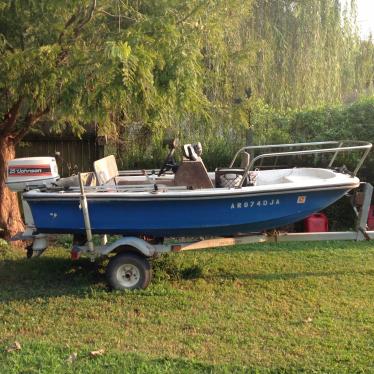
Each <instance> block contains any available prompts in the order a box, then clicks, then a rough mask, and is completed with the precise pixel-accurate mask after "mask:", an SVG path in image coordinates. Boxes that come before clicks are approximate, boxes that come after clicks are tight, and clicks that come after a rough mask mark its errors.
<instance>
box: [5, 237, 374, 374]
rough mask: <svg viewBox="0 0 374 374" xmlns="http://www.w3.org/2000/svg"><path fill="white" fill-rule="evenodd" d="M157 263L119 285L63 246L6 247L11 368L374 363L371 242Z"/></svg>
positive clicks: (294, 368) (368, 368)
mask: <svg viewBox="0 0 374 374" xmlns="http://www.w3.org/2000/svg"><path fill="white" fill-rule="evenodd" d="M154 268H155V269H156V271H155V274H154V279H153V282H152V284H151V285H150V287H149V288H148V289H147V290H143V291H136V292H109V291H108V290H107V289H106V284H105V278H104V275H103V271H102V270H103V269H102V268H99V269H98V268H97V267H95V265H94V264H91V263H90V262H89V261H88V260H79V261H77V262H72V261H71V260H70V259H69V254H68V252H65V251H64V250H63V249H62V248H55V249H52V250H49V251H47V252H46V253H45V254H44V255H43V257H41V258H36V259H32V260H26V259H25V258H24V254H23V253H21V252H15V251H12V250H10V249H9V248H7V247H0V373H73V372H74V373H88V372H91V373H101V372H109V373H125V372H131V373H136V372H138V373H142V372H151V373H164V372H167V373H180V372H182V373H183V372H184V373H191V372H214V373H215V372H218V373H221V372H225V373H226V372H227V373H231V372H246V373H247V372H256V373H257V372H258V373H263V372H264V373H280V372H300V371H304V372H313V373H317V372H339V373H340V372H343V373H344V372H346V373H353V372H365V373H366V372H374V244H373V243H372V242H360V243H352V242H334V243H332V242H320V243H282V244H258V245H246V246H237V247H231V248H227V249H216V250H206V251H201V252H190V253H183V254H173V255H170V256H166V257H163V258H160V259H158V260H156V262H155V264H154ZM15 341H18V342H19V343H20V345H21V349H19V350H13V351H11V352H8V348H9V347H10V346H12V344H14V342H15ZM99 349H103V350H105V352H104V354H103V355H101V356H96V357H91V356H90V352H91V351H93V350H99ZM73 353H76V354H77V358H76V360H71V361H73V362H68V361H69V360H68V358H69V356H70V355H71V354H73Z"/></svg>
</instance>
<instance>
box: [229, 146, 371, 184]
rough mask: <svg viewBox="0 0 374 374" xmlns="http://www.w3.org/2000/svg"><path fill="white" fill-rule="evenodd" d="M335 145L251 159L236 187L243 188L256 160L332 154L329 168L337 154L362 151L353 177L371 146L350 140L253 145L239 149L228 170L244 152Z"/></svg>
mask: <svg viewBox="0 0 374 374" xmlns="http://www.w3.org/2000/svg"><path fill="white" fill-rule="evenodd" d="M347 143H348V144H353V145H349V146H345V144H347ZM332 145H336V147H330V148H315V149H308V150H298V151H283V152H272V153H262V154H260V155H258V156H256V157H254V158H253V160H252V161H251V162H250V163H249V164H248V165H247V166H246V168H245V169H244V173H243V178H242V180H241V182H240V184H239V186H238V188H241V187H242V186H243V183H244V181H245V180H246V178H247V176H248V173H249V172H250V171H252V170H253V167H254V165H255V163H256V162H257V161H258V160H261V159H265V158H271V157H284V156H300V155H310V154H321V153H333V156H332V158H331V160H330V162H329V164H328V167H329V168H331V167H332V165H333V164H334V161H335V159H336V157H337V156H338V154H339V153H341V152H347V151H349V152H351V151H360V150H362V151H364V153H363V155H362V157H361V158H360V160H359V161H358V163H357V165H356V168H355V170H354V171H353V175H354V176H355V175H356V174H357V172H358V171H359V170H360V168H361V166H362V164H363V162H364V161H365V159H366V157H367V155H368V154H369V152H370V149H371V147H372V144H371V143H369V142H366V141H359V140H357V141H352V140H344V141H326V142H312V143H294V144H272V145H254V146H246V147H242V148H240V149H239V150H238V151H237V152H236V154H235V156H234V158H233V159H232V161H231V163H230V166H229V167H230V168H232V167H233V165H234V164H235V162H236V160H237V158H238V156H239V155H240V154H242V153H244V152H246V151H251V150H258V149H271V148H286V147H288V148H296V147H303V148H306V147H316V146H332Z"/></svg>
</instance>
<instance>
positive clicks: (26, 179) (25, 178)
mask: <svg viewBox="0 0 374 374" xmlns="http://www.w3.org/2000/svg"><path fill="white" fill-rule="evenodd" d="M59 178H60V176H59V174H58V168H57V163H56V159H55V158H54V157H25V158H16V159H14V160H10V161H9V163H8V169H7V180H6V182H5V183H6V185H7V186H8V187H9V189H10V190H12V191H15V192H22V191H25V190H29V189H36V188H45V187H49V186H51V185H52V184H54V183H56V181H57V180H58V179H59Z"/></svg>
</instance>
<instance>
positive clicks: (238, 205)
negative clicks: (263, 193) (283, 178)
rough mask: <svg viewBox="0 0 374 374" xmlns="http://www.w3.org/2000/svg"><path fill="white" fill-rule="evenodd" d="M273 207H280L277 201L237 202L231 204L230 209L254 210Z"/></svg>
mask: <svg viewBox="0 0 374 374" xmlns="http://www.w3.org/2000/svg"><path fill="white" fill-rule="evenodd" d="M274 205H280V201H279V199H269V200H268V199H266V200H249V201H239V202H237V203H231V207H230V209H242V208H255V207H261V206H274Z"/></svg>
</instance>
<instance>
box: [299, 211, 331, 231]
mask: <svg viewBox="0 0 374 374" xmlns="http://www.w3.org/2000/svg"><path fill="white" fill-rule="evenodd" d="M304 231H305V232H326V231H329V220H328V219H327V217H326V215H325V214H323V213H314V214H312V215H311V216H309V217H307V218H305V220H304Z"/></svg>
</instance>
